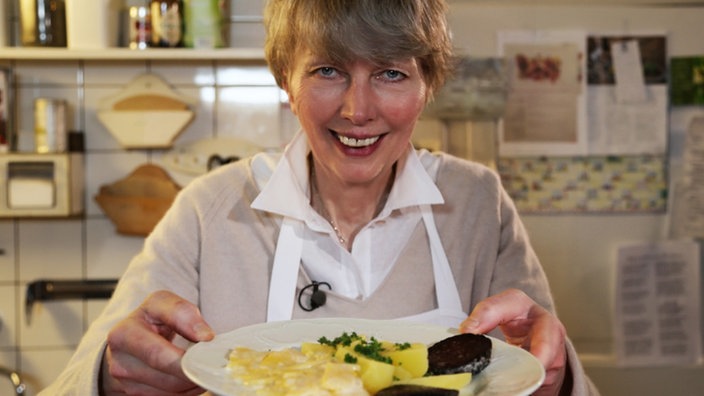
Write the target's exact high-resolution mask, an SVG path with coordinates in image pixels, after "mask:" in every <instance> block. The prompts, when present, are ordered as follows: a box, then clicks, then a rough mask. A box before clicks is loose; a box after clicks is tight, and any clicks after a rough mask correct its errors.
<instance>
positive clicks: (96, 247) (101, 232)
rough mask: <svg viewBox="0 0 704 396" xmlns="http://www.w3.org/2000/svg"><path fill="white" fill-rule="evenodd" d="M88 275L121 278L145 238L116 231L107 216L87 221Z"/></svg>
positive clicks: (91, 277)
mask: <svg viewBox="0 0 704 396" xmlns="http://www.w3.org/2000/svg"><path fill="white" fill-rule="evenodd" d="M86 238H87V243H86V262H87V265H86V267H87V268H86V276H87V277H88V278H89V279H97V278H119V277H120V276H122V273H123V272H125V269H126V268H127V265H128V264H129V262H130V260H131V259H132V257H134V256H135V255H136V254H137V253H139V251H140V250H141V249H142V245H143V244H144V238H142V237H136V236H125V235H119V234H116V233H115V226H114V225H113V224H112V222H110V220H108V219H106V218H93V219H88V220H87V221H86Z"/></svg>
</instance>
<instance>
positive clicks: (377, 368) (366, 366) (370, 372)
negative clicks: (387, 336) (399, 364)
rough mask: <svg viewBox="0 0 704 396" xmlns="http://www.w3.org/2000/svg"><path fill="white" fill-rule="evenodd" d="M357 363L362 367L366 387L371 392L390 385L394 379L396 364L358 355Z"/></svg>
mask: <svg viewBox="0 0 704 396" xmlns="http://www.w3.org/2000/svg"><path fill="white" fill-rule="evenodd" d="M357 364H358V365H359V367H360V369H361V374H360V376H361V377H362V382H363V383H364V389H366V390H367V391H369V392H370V393H371V394H374V393H376V392H378V391H379V390H381V389H384V388H386V387H388V386H390V385H391V382H393V380H394V366H393V365H391V364H389V363H384V362H380V361H377V360H373V359H369V358H366V357H364V356H358V359H357Z"/></svg>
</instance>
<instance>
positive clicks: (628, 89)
mask: <svg viewBox="0 0 704 396" xmlns="http://www.w3.org/2000/svg"><path fill="white" fill-rule="evenodd" d="M611 57H612V58H613V61H614V74H615V77H616V101H617V102H618V103H643V102H645V101H646V99H647V93H646V91H645V81H644V79H643V67H642V65H641V63H640V45H639V44H638V41H637V40H627V41H622V42H612V43H611Z"/></svg>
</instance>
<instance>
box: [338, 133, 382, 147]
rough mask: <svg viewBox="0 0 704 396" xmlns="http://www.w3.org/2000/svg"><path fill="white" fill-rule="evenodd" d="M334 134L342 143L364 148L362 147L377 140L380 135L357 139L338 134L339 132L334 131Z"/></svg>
mask: <svg viewBox="0 0 704 396" xmlns="http://www.w3.org/2000/svg"><path fill="white" fill-rule="evenodd" d="M335 136H336V137H337V140H339V141H340V143H342V144H343V145H345V146H347V147H351V148H364V147H369V146H371V145H373V144H374V143H376V142H377V141H379V138H380V136H373V137H368V138H363V139H357V138H353V137H347V136H343V135H340V134H339V133H336V134H335Z"/></svg>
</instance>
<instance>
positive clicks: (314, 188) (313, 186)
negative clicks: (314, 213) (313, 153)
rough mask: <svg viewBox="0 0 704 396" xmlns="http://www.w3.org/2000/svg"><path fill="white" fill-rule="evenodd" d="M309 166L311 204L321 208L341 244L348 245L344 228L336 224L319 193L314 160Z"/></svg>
mask: <svg viewBox="0 0 704 396" xmlns="http://www.w3.org/2000/svg"><path fill="white" fill-rule="evenodd" d="M308 167H309V169H310V172H309V178H310V206H312V207H313V208H316V207H319V208H320V214H321V215H322V216H323V218H324V219H325V220H327V222H328V223H330V226H331V227H332V230H333V231H335V236H336V237H337V241H338V242H340V245H342V246H347V245H346V242H347V240H346V239H345V235H344V234H343V233H342V230H340V227H338V226H337V224H335V221H334V220H333V219H332V216H330V213H328V209H327V208H326V207H325V203H323V200H322V198H320V194H319V193H318V183H317V182H316V180H315V168H314V167H313V161H312V160H309V165H308Z"/></svg>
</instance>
